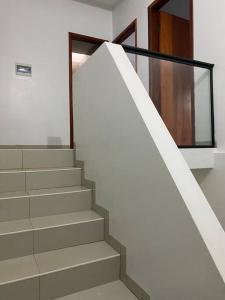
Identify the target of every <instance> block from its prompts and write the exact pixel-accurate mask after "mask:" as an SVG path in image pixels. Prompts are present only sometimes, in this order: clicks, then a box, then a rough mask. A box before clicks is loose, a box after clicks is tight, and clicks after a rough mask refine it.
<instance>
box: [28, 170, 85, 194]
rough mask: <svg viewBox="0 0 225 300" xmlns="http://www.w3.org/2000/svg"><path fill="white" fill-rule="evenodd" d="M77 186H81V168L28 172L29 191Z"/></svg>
mask: <svg viewBox="0 0 225 300" xmlns="http://www.w3.org/2000/svg"><path fill="white" fill-rule="evenodd" d="M75 185H81V169H80V168H70V169H52V170H34V171H26V189H27V190H37V189H45V188H56V187H67V186H75Z"/></svg>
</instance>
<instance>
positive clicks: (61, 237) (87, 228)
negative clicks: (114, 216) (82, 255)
mask: <svg viewBox="0 0 225 300" xmlns="http://www.w3.org/2000/svg"><path fill="white" fill-rule="evenodd" d="M102 240H104V220H99V221H93V222H87V223H80V224H75V225H70V226H64V227H60V228H50V229H45V230H37V231H35V232H34V251H35V253H41V252H47V251H51V250H56V249H62V248H67V247H73V246H78V245H82V244H88V243H93V242H98V241H102Z"/></svg>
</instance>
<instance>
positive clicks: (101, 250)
mask: <svg viewBox="0 0 225 300" xmlns="http://www.w3.org/2000/svg"><path fill="white" fill-rule="evenodd" d="M112 257H119V254H118V253H117V252H116V251H115V250H113V249H112V248H111V247H110V246H109V245H108V244H107V243H106V242H96V243H90V244H85V245H81V246H75V247H70V248H64V249H60V250H54V251H49V252H44V253H39V254H35V258H36V261H37V264H38V266H39V270H40V272H41V273H42V274H46V273H51V272H54V271H57V270H58V271H59V270H64V269H68V268H71V267H75V266H79V265H84V264H88V263H91V262H95V261H99V260H105V259H109V258H112Z"/></svg>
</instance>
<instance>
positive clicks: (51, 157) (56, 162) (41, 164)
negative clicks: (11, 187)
mask: <svg viewBox="0 0 225 300" xmlns="http://www.w3.org/2000/svg"><path fill="white" fill-rule="evenodd" d="M73 166H74V150H65V149H54V150H51V149H35V150H22V149H10V150H9V149H4V150H0V170H12V169H23V168H24V169H41V168H71V167H73Z"/></svg>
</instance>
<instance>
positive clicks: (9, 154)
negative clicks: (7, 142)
mask: <svg viewBox="0 0 225 300" xmlns="http://www.w3.org/2000/svg"><path fill="white" fill-rule="evenodd" d="M21 168H22V151H21V150H17V149H15V150H14V149H4V150H3V149H2V150H0V169H3V170H4V169H5V170H7V169H21Z"/></svg>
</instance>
